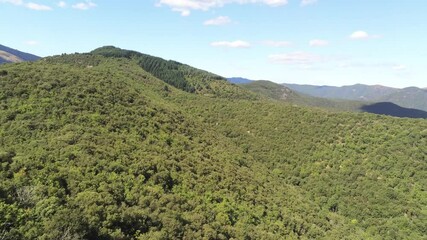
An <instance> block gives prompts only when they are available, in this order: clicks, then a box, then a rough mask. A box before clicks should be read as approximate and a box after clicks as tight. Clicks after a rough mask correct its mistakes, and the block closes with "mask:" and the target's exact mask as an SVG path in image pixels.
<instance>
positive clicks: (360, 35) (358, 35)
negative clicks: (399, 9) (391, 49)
mask: <svg viewBox="0 0 427 240" xmlns="http://www.w3.org/2000/svg"><path fill="white" fill-rule="evenodd" d="M349 38H350V39H353V40H366V39H372V38H380V36H379V35H371V34H369V33H367V32H365V31H361V30H359V31H355V32H353V33H352V34H350V36H349Z"/></svg>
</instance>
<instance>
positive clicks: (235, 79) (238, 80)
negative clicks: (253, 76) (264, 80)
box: [227, 77, 253, 84]
mask: <svg viewBox="0 0 427 240" xmlns="http://www.w3.org/2000/svg"><path fill="white" fill-rule="evenodd" d="M227 80H228V81H229V82H231V83H234V84H245V83H250V82H253V80H250V79H247V78H241V77H231V78H227Z"/></svg>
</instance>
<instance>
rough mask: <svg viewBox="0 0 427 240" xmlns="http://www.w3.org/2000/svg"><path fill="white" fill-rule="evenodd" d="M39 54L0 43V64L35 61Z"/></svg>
mask: <svg viewBox="0 0 427 240" xmlns="http://www.w3.org/2000/svg"><path fill="white" fill-rule="evenodd" d="M38 59H40V57H39V56H36V55H33V54H30V53H25V52H21V51H18V50H16V49H13V48H9V47H6V46H3V45H1V44H0V64H2V63H17V62H26V61H36V60H38Z"/></svg>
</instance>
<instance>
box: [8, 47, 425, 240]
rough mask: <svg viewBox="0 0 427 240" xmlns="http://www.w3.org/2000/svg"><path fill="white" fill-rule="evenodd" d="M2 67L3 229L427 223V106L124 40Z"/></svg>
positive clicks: (348, 228) (234, 232) (324, 228)
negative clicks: (308, 84)
mask: <svg viewBox="0 0 427 240" xmlns="http://www.w3.org/2000/svg"><path fill="white" fill-rule="evenodd" d="M0 73H1V75H0V163H1V164H0V234H1V236H0V237H2V238H4V239H106V240H110V239H267V240H268V239H272V240H273V239H325V240H326V239H328V240H329V239H387V240H392V239H423V238H424V237H425V236H426V235H427V222H426V221H425V219H426V218H427V204H426V191H425V186H426V185H427V182H426V180H427V172H426V169H427V162H426V161H425V160H426V156H427V121H426V120H425V119H408V118H394V117H388V116H381V115H374V114H369V113H360V112H359V113H354V112H349V111H331V109H332V110H333V108H330V109H323V108H318V107H312V106H309V105H308V104H307V105H303V104H300V103H301V102H302V103H304V102H306V103H310V104H316V103H319V102H320V103H321V102H322V101H324V102H325V103H330V104H336V106H339V107H343V106H344V105H345V104H341V101H344V100H328V99H322V98H316V97H311V96H305V95H303V94H299V93H295V92H294V91H292V90H290V89H289V88H286V87H285V86H281V85H277V84H274V83H271V82H267V81H260V82H254V85H253V86H252V89H249V88H246V86H245V87H243V86H240V85H235V84H231V83H229V82H228V81H227V80H226V79H224V78H223V77H221V76H218V75H216V74H214V73H210V72H207V71H203V70H200V69H196V68H194V67H191V66H189V65H186V64H183V63H179V62H176V61H172V60H170V61H168V60H164V59H162V58H158V57H155V56H150V55H147V54H143V53H139V52H136V51H129V50H124V49H119V48H116V47H112V46H107V47H101V48H98V49H95V50H94V51H92V52H89V53H83V54H64V55H61V56H52V57H47V58H43V59H41V60H39V61H36V62H34V63H27V62H22V63H14V64H3V65H0ZM248 86H249V85H248ZM275 99H276V100H275ZM344 102H345V103H349V102H351V101H344ZM352 103H354V104H358V103H359V102H357V101H353V102H352ZM349 107H351V105H349Z"/></svg>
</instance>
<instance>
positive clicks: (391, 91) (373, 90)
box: [283, 83, 427, 111]
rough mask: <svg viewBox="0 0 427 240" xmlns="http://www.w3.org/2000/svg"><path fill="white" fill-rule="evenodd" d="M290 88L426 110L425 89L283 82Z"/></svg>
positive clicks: (426, 91)
mask: <svg viewBox="0 0 427 240" xmlns="http://www.w3.org/2000/svg"><path fill="white" fill-rule="evenodd" d="M283 85H285V86H287V87H289V88H290V89H292V90H295V91H297V92H300V93H304V94H308V95H311V96H315V97H321V98H330V99H347V100H363V101H369V102H391V103H394V104H397V105H399V106H402V107H405V108H414V109H420V110H423V111H427V89H422V88H417V87H408V88H403V89H399V88H391V87H385V86H380V85H372V86H371V85H363V84H355V85H351V86H342V87H333V86H315V85H299V84H287V83H285V84H283Z"/></svg>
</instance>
